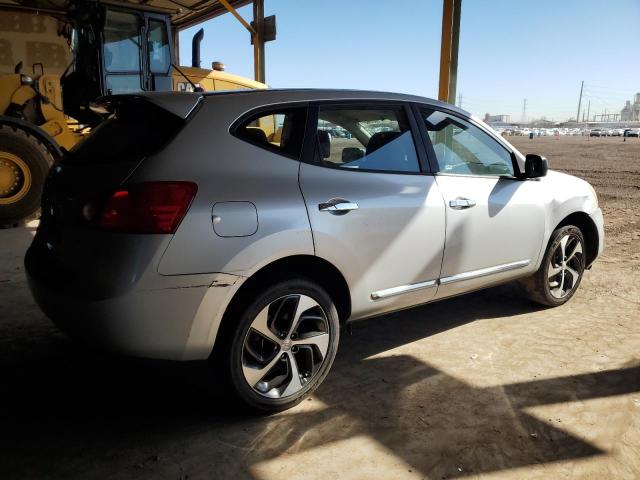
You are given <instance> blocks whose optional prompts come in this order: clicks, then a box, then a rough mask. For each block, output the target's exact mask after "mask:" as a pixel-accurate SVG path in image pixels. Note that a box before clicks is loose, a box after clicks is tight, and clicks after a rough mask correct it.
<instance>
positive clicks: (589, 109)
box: [587, 99, 591, 122]
mask: <svg viewBox="0 0 640 480" xmlns="http://www.w3.org/2000/svg"><path fill="white" fill-rule="evenodd" d="M590 111H591V99H589V103H588V104H587V122H588V121H589V112H590Z"/></svg>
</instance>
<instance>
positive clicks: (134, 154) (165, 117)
mask: <svg viewBox="0 0 640 480" xmlns="http://www.w3.org/2000/svg"><path fill="white" fill-rule="evenodd" d="M184 124H185V122H184V120H182V119H181V118H180V117H178V116H176V115H174V114H172V113H171V112H168V111H167V110H164V109H162V108H160V107H157V106H156V105H154V104H152V103H149V102H146V101H144V100H140V101H132V102H127V103H124V104H121V105H119V106H117V107H116V112H115V113H114V114H112V115H111V116H110V117H109V118H108V119H107V120H105V121H104V122H102V123H101V124H100V125H98V126H97V127H96V128H94V129H93V131H92V132H91V133H90V134H89V136H88V137H87V138H86V139H84V140H83V141H81V142H80V143H79V144H78V145H76V146H75V147H73V149H72V150H71V151H70V152H68V153H67V154H66V155H65V158H64V160H63V162H64V163H67V164H75V163H84V164H97V163H126V162H134V161H139V160H142V159H143V158H145V157H147V156H149V155H152V154H153V153H156V152H158V151H160V150H162V148H163V147H164V146H166V145H167V144H169V142H171V140H173V138H174V137H175V136H176V135H177V134H178V132H179V131H180V130H181V129H182V127H183V126H184Z"/></svg>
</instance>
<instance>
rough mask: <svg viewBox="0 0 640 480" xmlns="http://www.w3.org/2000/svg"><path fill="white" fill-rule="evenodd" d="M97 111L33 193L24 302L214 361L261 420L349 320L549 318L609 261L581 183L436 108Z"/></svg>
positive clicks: (315, 381) (149, 105)
mask: <svg viewBox="0 0 640 480" xmlns="http://www.w3.org/2000/svg"><path fill="white" fill-rule="evenodd" d="M103 108H104V109H105V110H106V111H110V112H113V114H112V115H111V116H110V117H109V119H108V120H106V121H105V122H104V123H102V124H101V126H100V127H99V128H97V129H95V131H94V132H93V133H92V134H91V135H90V136H89V138H88V139H87V140H86V141H84V142H83V143H81V144H80V145H79V146H78V147H77V148H76V149H75V150H73V151H72V152H70V153H69V154H68V155H67V156H66V158H65V159H64V161H63V162H62V163H61V164H59V165H57V166H55V167H54V168H53V169H52V171H51V173H50V175H49V178H48V180H47V184H46V187H45V191H44V194H43V208H42V221H41V223H40V226H39V228H38V232H37V235H36V236H35V239H34V241H33V244H32V246H31V248H30V249H29V251H28V253H27V256H26V259H25V262H26V267H27V271H28V275H29V283H30V286H31V290H32V292H33V295H34V297H35V298H36V300H37V302H38V304H39V305H40V306H41V307H42V309H43V310H44V311H45V312H46V314H47V315H48V316H49V317H50V318H51V319H52V320H53V321H54V322H55V323H56V324H57V325H59V326H60V328H62V329H63V330H65V331H66V332H68V333H69V334H70V335H71V336H75V337H79V338H82V339H83V340H84V341H88V342H91V343H94V344H98V345H102V346H106V347H109V348H111V349H115V350H118V351H120V352H123V353H125V354H129V355H136V356H144V357H154V358H163V359H176V360H194V359H207V358H209V359H211V361H212V364H213V366H214V367H215V368H217V369H218V374H220V375H224V376H226V377H227V378H228V380H229V382H230V385H232V387H233V391H235V392H236V393H237V395H238V396H239V397H240V398H241V399H242V400H243V401H245V402H246V403H248V404H249V405H251V406H253V407H256V408H259V409H263V410H268V411H275V410H281V409H284V408H288V407H290V406H292V405H294V404H296V403H297V402H299V401H300V400H301V399H302V397H303V396H304V395H307V394H309V393H310V392H311V391H313V390H314V389H315V388H316V387H317V386H318V385H319V384H320V383H321V382H322V380H323V379H324V378H325V376H326V375H327V373H328V371H329V368H330V366H331V364H332V362H333V359H334V357H335V354H336V350H337V348H338V339H339V332H340V328H341V326H342V325H343V324H344V323H345V322H347V321H353V320H359V319H363V318H366V317H372V316H375V315H380V314H383V313H386V312H390V311H394V310H399V309H403V308H407V307H411V306H414V305H418V304H423V303H427V302H431V301H435V300H439V299H442V298H447V297H451V296H453V295H459V294H462V293H465V292H469V291H472V290H477V289H480V288H485V287H488V286H491V285H495V284H498V283H502V282H508V281H511V280H514V279H520V280H521V281H522V283H523V285H524V286H525V288H526V290H527V291H528V292H529V294H530V296H531V297H532V298H533V299H534V300H535V301H537V302H540V303H542V304H545V305H550V306H556V305H562V304H563V303H565V302H566V301H567V300H569V299H570V298H571V296H572V295H573V294H574V293H575V291H576V289H577V288H578V285H579V284H580V279H581V278H582V275H583V272H584V270H585V269H586V268H589V267H590V266H591V264H592V263H593V262H594V260H595V259H596V257H597V256H598V255H599V253H600V252H601V251H602V248H603V219H602V213H601V211H600V209H599V208H598V201H597V198H596V194H595V192H594V190H593V188H591V186H590V185H589V184H588V183H586V182H584V181H582V180H579V179H578V178H575V177H572V176H569V175H564V174H561V173H558V172H553V171H549V172H548V173H547V161H546V159H544V158H543V157H540V156H538V155H527V157H526V158H525V157H524V156H523V155H522V154H520V153H519V152H518V151H517V150H515V149H514V148H513V147H512V146H511V145H510V144H509V143H507V142H506V141H505V140H504V139H503V138H501V137H499V136H497V135H496V134H495V133H494V132H493V131H492V130H491V129H489V128H488V127H487V126H486V125H484V124H483V123H482V122H480V121H478V120H476V119H474V118H472V117H470V116H469V114H467V113H465V112H463V111H461V110H459V109H457V108H455V107H453V106H451V105H447V104H444V103H440V102H437V101H434V100H429V99H426V98H421V97H414V96H407V95H398V94H386V93H374V92H355V91H331V90H268V91H253V92H230V93H214V94H197V93H194V94H189V93H182V94H179V93H166V94H160V93H159V94H149V95H141V96H117V97H110V98H107V99H106V100H105V101H104V104H103ZM425 321H428V320H425Z"/></svg>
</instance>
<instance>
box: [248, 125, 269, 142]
mask: <svg viewBox="0 0 640 480" xmlns="http://www.w3.org/2000/svg"><path fill="white" fill-rule="evenodd" d="M245 137H246V138H247V139H248V140H252V141H254V142H256V143H269V140H267V134H266V133H264V130H262V129H261V128H259V127H247V128H245Z"/></svg>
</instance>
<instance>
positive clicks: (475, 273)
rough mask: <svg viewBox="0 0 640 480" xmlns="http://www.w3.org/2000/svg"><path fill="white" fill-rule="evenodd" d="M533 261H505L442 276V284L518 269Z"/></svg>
mask: <svg viewBox="0 0 640 480" xmlns="http://www.w3.org/2000/svg"><path fill="white" fill-rule="evenodd" d="M530 263H531V260H518V261H517V262H511V263H504V264H502V265H496V266H495V267H487V268H481V269H479V270H471V271H470V272H462V273H456V274H455V275H450V276H448V277H442V278H440V280H439V282H438V283H440V284H441V285H446V284H448V283H454V282H462V281H464V280H471V279H474V278H479V277H486V276H487V275H494V274H496V273H502V272H508V271H510V270H516V269H518V268H524V267H526V266H527V265H529V264H530Z"/></svg>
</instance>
